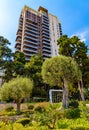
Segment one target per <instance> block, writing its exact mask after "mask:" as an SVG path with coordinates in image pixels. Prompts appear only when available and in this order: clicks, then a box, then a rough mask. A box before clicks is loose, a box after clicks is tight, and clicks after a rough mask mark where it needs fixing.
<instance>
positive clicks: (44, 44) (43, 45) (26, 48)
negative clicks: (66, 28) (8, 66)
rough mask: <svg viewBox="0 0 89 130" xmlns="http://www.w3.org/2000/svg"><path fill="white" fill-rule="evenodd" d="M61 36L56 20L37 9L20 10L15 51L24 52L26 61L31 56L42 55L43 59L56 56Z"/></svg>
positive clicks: (54, 17) (45, 10)
mask: <svg viewBox="0 0 89 130" xmlns="http://www.w3.org/2000/svg"><path fill="white" fill-rule="evenodd" d="M61 35H62V29H61V23H60V22H59V21H58V18H57V17H56V16H54V15H52V14H49V13H48V10H47V9H45V8H43V7H41V6H40V7H39V9H38V11H35V10H33V9H31V8H29V7H27V6H25V7H24V8H23V9H22V12H21V15H20V18H19V26H18V31H17V37H16V45H15V48H16V51H21V52H24V54H25V56H26V60H27V61H28V60H30V57H31V56H32V55H33V54H36V55H37V54H38V53H39V52H40V53H41V54H42V56H43V59H46V58H50V57H52V56H55V55H58V46H57V39H58V38H60V36H61Z"/></svg>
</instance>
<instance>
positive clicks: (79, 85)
mask: <svg viewBox="0 0 89 130" xmlns="http://www.w3.org/2000/svg"><path fill="white" fill-rule="evenodd" d="M78 88H79V91H80V96H81V99H82V101H85V98H84V93H83V81H82V80H81V81H79V82H78Z"/></svg>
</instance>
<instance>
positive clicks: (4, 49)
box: [0, 36, 13, 82]
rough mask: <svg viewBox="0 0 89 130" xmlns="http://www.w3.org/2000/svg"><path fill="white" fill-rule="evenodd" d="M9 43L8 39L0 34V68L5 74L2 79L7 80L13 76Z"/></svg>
mask: <svg viewBox="0 0 89 130" xmlns="http://www.w3.org/2000/svg"><path fill="white" fill-rule="evenodd" d="M10 45H11V43H10V42H9V40H8V39H6V38H4V37H3V36H0V69H3V70H4V72H5V76H4V77H3V78H4V79H3V81H4V82H5V81H9V80H10V79H11V78H12V77H13V67H12V66H13V53H12V50H11V49H10Z"/></svg>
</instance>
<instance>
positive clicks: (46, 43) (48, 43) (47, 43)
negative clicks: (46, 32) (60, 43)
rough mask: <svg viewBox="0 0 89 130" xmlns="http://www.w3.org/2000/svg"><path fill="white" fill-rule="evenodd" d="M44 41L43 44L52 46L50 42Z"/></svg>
mask: <svg viewBox="0 0 89 130" xmlns="http://www.w3.org/2000/svg"><path fill="white" fill-rule="evenodd" d="M42 43H43V45H47V46H50V42H46V41H43V42H42Z"/></svg>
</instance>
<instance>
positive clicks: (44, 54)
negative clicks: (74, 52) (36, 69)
mask: <svg viewBox="0 0 89 130" xmlns="http://www.w3.org/2000/svg"><path fill="white" fill-rule="evenodd" d="M43 56H46V57H51V54H47V53H43Z"/></svg>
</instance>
